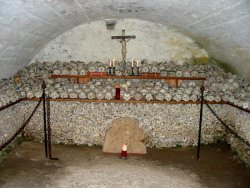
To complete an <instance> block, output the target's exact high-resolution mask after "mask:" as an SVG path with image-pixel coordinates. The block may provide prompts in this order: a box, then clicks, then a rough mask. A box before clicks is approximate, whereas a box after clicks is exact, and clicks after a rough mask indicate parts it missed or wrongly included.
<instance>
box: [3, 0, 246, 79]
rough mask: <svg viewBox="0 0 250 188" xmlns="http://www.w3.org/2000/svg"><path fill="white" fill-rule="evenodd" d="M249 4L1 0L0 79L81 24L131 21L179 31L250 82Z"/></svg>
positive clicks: (168, 0) (197, 0)
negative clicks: (138, 20) (137, 20)
mask: <svg viewBox="0 0 250 188" xmlns="http://www.w3.org/2000/svg"><path fill="white" fill-rule="evenodd" d="M249 13H250V1H249V0H238V1H235V0H213V1H207V0H195V1H192V0H155V1H152V0H11V1H10V0H0V31H1V32H0V78H5V77H9V76H11V75H12V74H13V73H15V72H16V71H17V70H18V69H20V68H22V67H23V66H25V65H27V64H29V62H30V60H31V59H32V58H33V57H34V56H35V55H36V54H37V53H38V52H39V51H40V50H41V49H42V48H44V47H45V46H46V44H47V43H48V42H49V41H51V40H53V39H54V38H56V37H57V36H59V35H60V34H62V33H64V32H66V31H67V30H69V29H72V28H74V27H75V26H77V25H81V24H84V23H90V22H92V21H97V20H103V19H124V18H133V19H141V20H147V21H150V22H154V23H160V24H163V25H167V26H171V27H174V28H177V29H178V30H179V31H181V32H183V33H185V34H187V35H189V36H190V37H192V38H193V39H195V40H196V41H197V42H199V43H200V44H201V45H202V46H203V47H204V48H205V49H207V51H208V52H209V54H210V56H212V57H214V58H216V59H217V60H220V61H221V62H223V63H225V64H226V65H227V66H228V67H231V68H233V70H234V71H235V72H238V73H239V74H241V75H242V76H244V77H245V78H246V79H247V80H248V81H249V80H250V73H249V72H250V53H249V52H250V31H249V30H250V14H249Z"/></svg>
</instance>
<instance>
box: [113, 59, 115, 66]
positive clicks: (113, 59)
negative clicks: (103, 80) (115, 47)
mask: <svg viewBox="0 0 250 188" xmlns="http://www.w3.org/2000/svg"><path fill="white" fill-rule="evenodd" d="M114 66H115V58H114V59H113V67H114Z"/></svg>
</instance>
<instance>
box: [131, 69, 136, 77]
mask: <svg viewBox="0 0 250 188" xmlns="http://www.w3.org/2000/svg"><path fill="white" fill-rule="evenodd" d="M131 69H132V74H131V75H132V76H134V75H135V74H134V67H131Z"/></svg>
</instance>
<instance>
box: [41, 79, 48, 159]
mask: <svg viewBox="0 0 250 188" xmlns="http://www.w3.org/2000/svg"><path fill="white" fill-rule="evenodd" d="M42 89H43V95H42V98H43V125H44V126H43V129H44V146H45V157H46V158H48V143H47V119H46V94H45V89H46V84H45V82H44V81H43V83H42Z"/></svg>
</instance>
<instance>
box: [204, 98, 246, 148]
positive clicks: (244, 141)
mask: <svg viewBox="0 0 250 188" xmlns="http://www.w3.org/2000/svg"><path fill="white" fill-rule="evenodd" d="M204 102H205V104H206V106H207V107H208V109H209V110H210V111H211V112H212V114H213V115H214V116H215V117H216V118H217V119H218V121H219V122H220V123H221V124H222V125H223V126H224V127H225V128H226V129H227V130H228V131H229V132H230V133H231V134H233V135H234V136H235V137H236V138H238V139H239V140H240V141H241V142H243V143H245V144H246V145H247V146H249V147H250V143H249V142H248V141H246V140H245V139H244V138H242V137H241V136H240V135H238V134H237V133H236V132H235V131H234V130H233V129H232V128H231V127H230V126H228V125H227V124H226V123H225V122H224V121H222V119H221V118H220V117H219V116H218V115H217V113H216V112H215V111H214V110H213V109H212V108H211V106H210V105H209V104H208V103H207V101H206V100H204Z"/></svg>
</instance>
